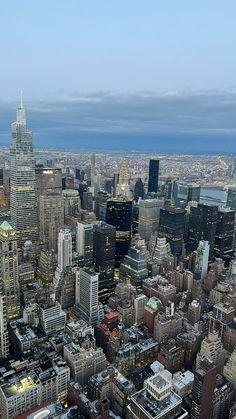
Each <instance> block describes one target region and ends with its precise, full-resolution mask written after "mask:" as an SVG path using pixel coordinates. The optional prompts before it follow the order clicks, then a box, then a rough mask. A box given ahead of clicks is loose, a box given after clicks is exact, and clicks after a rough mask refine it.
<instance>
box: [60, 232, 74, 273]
mask: <svg viewBox="0 0 236 419" xmlns="http://www.w3.org/2000/svg"><path fill="white" fill-rule="evenodd" d="M71 264H72V237H71V232H70V230H67V229H66V230H60V232H59V235H58V268H59V270H60V271H63V269H65V268H66V267H67V266H71Z"/></svg>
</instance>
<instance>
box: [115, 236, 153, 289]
mask: <svg viewBox="0 0 236 419" xmlns="http://www.w3.org/2000/svg"><path fill="white" fill-rule="evenodd" d="M132 241H133V243H132V244H131V247H130V249H129V251H128V254H127V255H126V256H125V257H124V260H123V262H122V263H121V265H120V277H121V278H122V279H123V280H126V279H129V280H130V281H131V283H132V285H135V286H136V287H141V286H142V281H143V279H145V278H147V277H148V269H147V258H148V251H147V246H146V244H145V241H144V240H142V239H141V238H140V236H139V234H137V235H136V236H134V238H133V240H132Z"/></svg>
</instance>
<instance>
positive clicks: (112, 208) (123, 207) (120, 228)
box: [106, 197, 132, 264]
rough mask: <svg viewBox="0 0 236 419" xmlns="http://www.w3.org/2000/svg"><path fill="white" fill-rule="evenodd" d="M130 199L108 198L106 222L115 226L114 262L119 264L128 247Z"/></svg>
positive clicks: (130, 218) (130, 219)
mask: <svg viewBox="0 0 236 419" xmlns="http://www.w3.org/2000/svg"><path fill="white" fill-rule="evenodd" d="M131 221H132V201H129V200H128V199H127V198H122V197H120V198H117V199H108V201H107V213H106V222H107V223H108V224H111V225H113V226H114V227H115V228H116V263H117V264H119V263H120V262H121V261H122V259H123V258H124V256H125V255H127V253H128V250H129V247H130V239H131Z"/></svg>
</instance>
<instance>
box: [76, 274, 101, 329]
mask: <svg viewBox="0 0 236 419" xmlns="http://www.w3.org/2000/svg"><path fill="white" fill-rule="evenodd" d="M76 287H77V288H76V300H77V301H76V302H77V304H78V309H79V313H80V316H81V317H82V319H83V320H85V321H86V322H87V323H89V324H91V325H92V326H96V324H97V323H99V320H100V316H99V303H98V275H97V274H96V272H94V271H92V270H91V269H89V268H82V269H80V271H79V278H78V282H77V284H76Z"/></svg>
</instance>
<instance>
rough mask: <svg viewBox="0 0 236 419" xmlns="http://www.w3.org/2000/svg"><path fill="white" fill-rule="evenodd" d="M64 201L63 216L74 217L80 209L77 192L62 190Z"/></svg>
mask: <svg viewBox="0 0 236 419" xmlns="http://www.w3.org/2000/svg"><path fill="white" fill-rule="evenodd" d="M62 196H63V199H64V214H65V216H66V215H76V214H77V213H78V211H79V210H80V207H81V202H80V196H79V192H78V191H77V190H75V189H64V190H63V192H62Z"/></svg>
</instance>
